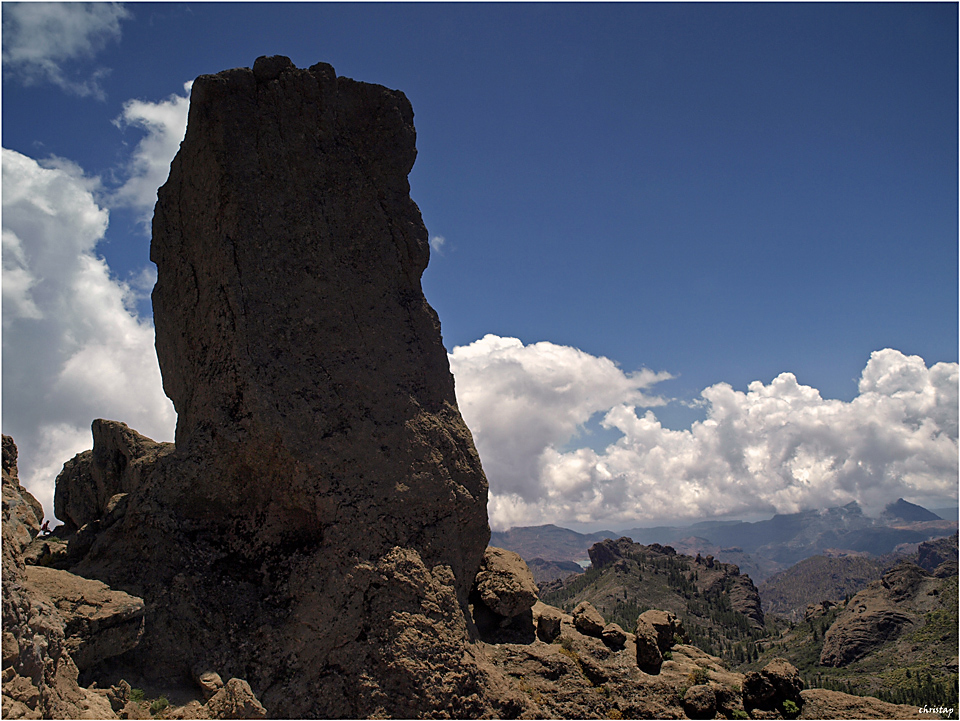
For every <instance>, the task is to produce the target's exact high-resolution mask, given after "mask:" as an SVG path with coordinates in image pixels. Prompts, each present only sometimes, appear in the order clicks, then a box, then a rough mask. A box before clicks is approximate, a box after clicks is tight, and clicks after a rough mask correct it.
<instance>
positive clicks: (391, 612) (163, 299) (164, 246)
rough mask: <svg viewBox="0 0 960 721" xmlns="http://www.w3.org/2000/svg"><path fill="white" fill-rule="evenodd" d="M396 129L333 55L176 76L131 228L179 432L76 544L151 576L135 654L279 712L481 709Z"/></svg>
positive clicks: (468, 510)
mask: <svg viewBox="0 0 960 721" xmlns="http://www.w3.org/2000/svg"><path fill="white" fill-rule="evenodd" d="M415 139H416V135H415V131H414V127H413V111H412V109H411V106H410V103H409V102H408V100H407V99H406V97H405V96H404V95H403V94H402V93H400V92H398V91H393V90H388V89H387V88H384V87H381V86H378V85H369V84H366V83H360V82H355V81H353V80H349V79H347V78H338V77H337V76H336V73H335V72H334V69H333V68H332V67H330V66H329V65H324V64H319V65H315V66H313V67H311V68H309V69H298V68H296V67H294V66H293V64H292V63H291V62H290V61H289V60H288V59H287V58H282V57H272V58H260V59H258V60H257V62H256V63H255V64H254V67H253V69H249V68H241V69H236V70H229V71H225V72H222V73H219V74H217V75H209V76H201V77H200V78H198V79H197V80H196V82H195V83H194V85H193V90H192V98H191V105H190V116H189V121H188V126H187V132H186V137H185V138H184V141H183V143H182V145H181V148H180V152H179V153H178V154H177V156H176V158H175V159H174V161H173V164H172V166H171V170H170V177H169V180H168V181H167V183H166V184H165V185H164V186H163V187H162V188H160V191H159V200H158V202H157V206H156V211H155V215H154V224H153V242H152V246H151V258H152V259H153V261H154V262H155V263H156V264H157V274H158V280H157V284H156V288H155V289H154V292H153V304H154V320H155V324H156V329H157V341H156V346H157V355H158V357H159V360H160V367H161V370H162V373H163V382H164V389H165V391H166V392H167V394H168V395H169V396H170V398H171V399H172V400H173V402H174V405H175V406H176V410H177V413H178V424H177V434H176V450H175V451H173V452H172V453H169V454H164V455H162V456H161V457H158V458H157V460H156V463H155V464H154V467H153V470H152V472H151V473H144V472H142V471H141V472H140V476H139V481H138V486H137V487H136V488H134V489H130V495H129V498H128V500H127V505H126V510H125V513H124V515H123V518H122V519H121V520H120V521H117V522H114V523H113V525H111V526H110V527H109V528H107V529H106V530H104V531H102V533H101V534H100V535H99V537H98V538H97V540H96V541H95V542H94V543H93V546H92V548H91V550H90V552H89V553H88V554H87V556H86V557H85V558H84V559H83V561H81V563H80V564H79V566H80V567H81V568H82V570H83V571H84V572H85V574H87V575H90V576H94V577H98V578H102V579H103V580H105V581H107V582H108V583H112V584H116V586H117V587H118V588H123V589H129V590H131V592H133V590H134V589H135V590H136V591H139V592H140V594H142V596H143V597H144V598H145V600H146V603H147V630H146V632H145V634H144V637H143V639H142V641H141V644H140V646H139V647H138V649H137V650H136V651H134V652H133V653H131V654H129V655H128V657H127V658H126V659H125V660H126V662H128V663H130V664H131V665H133V666H135V667H138V668H139V669H140V670H141V671H144V672H150V673H153V674H155V675H160V676H166V677H176V676H186V675H188V674H189V673H190V669H191V668H194V667H196V666H197V664H202V665H203V666H204V668H207V669H210V670H212V671H216V672H217V673H219V675H220V676H221V677H223V678H228V677H231V676H233V677H239V678H244V679H247V680H248V681H249V682H250V684H251V687H253V688H254V690H255V691H256V693H257V696H258V697H259V698H260V699H261V700H262V702H263V705H264V706H265V707H266V708H267V709H268V711H269V713H270V714H272V715H276V716H281V717H283V716H289V717H302V716H310V717H326V718H330V717H340V716H371V715H384V714H387V715H395V716H416V715H422V714H425V713H430V714H432V713H439V712H445V713H448V714H451V715H458V716H467V715H478V714H484V713H491V712H492V711H491V708H490V706H489V703H488V701H487V700H486V698H487V696H488V694H487V693H486V692H485V691H484V688H485V684H486V683H487V681H486V680H485V676H484V674H483V673H481V671H480V670H479V668H478V665H477V663H476V662H475V661H474V655H473V650H472V649H473V646H472V642H471V631H470V628H472V626H471V624H470V622H469V621H468V618H467V613H466V609H467V606H468V595H469V592H470V589H471V586H472V584H473V581H474V577H475V576H476V572H477V569H478V567H479V564H480V560H481V558H482V556H483V552H484V548H485V547H486V545H487V541H488V540H489V528H488V525H487V515H486V502H487V483H486V479H485V477H484V475H483V471H482V469H481V467H480V461H479V458H478V456H477V453H476V450H475V448H474V445H473V440H472V438H471V435H470V432H469V431H468V429H467V427H466V426H465V425H464V423H463V421H462V419H461V417H460V413H459V411H458V410H457V406H456V399H455V395H454V386H453V377H452V375H451V374H450V370H449V366H448V362H447V355H446V351H445V350H444V347H443V343H442V339H441V336H440V325H439V321H438V319H437V316H436V313H435V312H434V311H433V309H432V308H431V307H430V306H429V305H428V304H427V302H426V300H425V298H424V296H423V292H422V290H421V286H420V277H421V274H422V273H423V271H424V269H425V268H426V265H427V260H428V254H429V250H428V243H427V231H426V229H425V227H424V225H423V222H422V220H421V217H420V212H419V210H418V208H417V206H416V204H415V203H414V202H413V201H412V200H411V199H410V195H409V185H408V182H407V174H408V173H409V171H410V169H411V167H412V166H413V162H414V159H415V158H416V147H415ZM94 453H95V454H96V449H94ZM101 455H107V456H108V455H109V453H104V452H101Z"/></svg>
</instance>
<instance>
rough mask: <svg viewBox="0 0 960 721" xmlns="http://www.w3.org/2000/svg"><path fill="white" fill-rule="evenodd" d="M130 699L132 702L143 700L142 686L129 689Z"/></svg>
mask: <svg viewBox="0 0 960 721" xmlns="http://www.w3.org/2000/svg"><path fill="white" fill-rule="evenodd" d="M130 700H131V701H133V702H134V703H140V702H142V701H143V689H142V688H132V689H130Z"/></svg>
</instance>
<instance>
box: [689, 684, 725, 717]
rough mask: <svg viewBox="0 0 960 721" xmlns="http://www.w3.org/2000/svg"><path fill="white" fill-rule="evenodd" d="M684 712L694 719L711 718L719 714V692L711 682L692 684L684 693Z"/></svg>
mask: <svg viewBox="0 0 960 721" xmlns="http://www.w3.org/2000/svg"><path fill="white" fill-rule="evenodd" d="M683 712H684V713H685V714H686V715H687V716H689V717H690V718H692V719H711V718H713V717H714V716H716V714H717V694H716V693H715V692H714V690H713V687H712V686H710V685H709V684H698V685H696V686H691V687H690V688H688V689H687V692H686V693H685V694H683Z"/></svg>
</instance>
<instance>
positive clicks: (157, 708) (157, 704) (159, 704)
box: [150, 696, 170, 716]
mask: <svg viewBox="0 0 960 721" xmlns="http://www.w3.org/2000/svg"><path fill="white" fill-rule="evenodd" d="M169 705H170V702H169V701H167V697H166V696H161V697H160V698H158V699H157V700H155V701H154V702H153V703H152V704H150V713H151V714H152V715H153V716H156V715H157V714H158V713H160V712H161V711H163V710H164V709H165V708H166V707H167V706H169Z"/></svg>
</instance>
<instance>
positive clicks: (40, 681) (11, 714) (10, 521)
mask: <svg viewBox="0 0 960 721" xmlns="http://www.w3.org/2000/svg"><path fill="white" fill-rule="evenodd" d="M38 506H39V504H38V503H36V499H34V498H33V496H31V495H30V494H29V493H28V492H27V491H26V490H25V489H24V488H23V487H21V486H20V482H19V479H18V476H17V452H16V445H15V444H14V442H13V439H12V438H10V437H9V436H4V437H3V519H2V520H3V522H2V526H3V676H2V678H3V717H4V718H90V719H97V718H115V715H114V713H113V710H112V709H111V707H110V704H109V702H108V701H107V700H106V698H105V697H104V696H103V695H101V694H98V693H96V692H94V691H91V690H89V689H85V688H83V687H81V686H80V685H79V684H78V683H77V678H78V676H79V670H78V669H77V665H76V664H75V663H74V660H73V659H72V658H71V656H70V650H71V648H72V644H73V643H74V642H75V641H76V638H75V637H74V636H72V629H71V628H69V627H68V624H67V623H66V621H65V620H64V618H63V617H62V616H61V614H60V612H59V610H58V608H57V607H56V605H55V604H54V603H53V602H52V601H51V599H50V598H49V597H47V596H46V595H45V594H40V593H37V591H36V589H35V588H33V587H32V584H31V583H30V578H29V575H28V574H29V573H32V572H33V571H35V570H38V569H35V568H28V567H26V566H25V564H24V562H23V550H24V548H25V547H26V546H27V544H29V543H30V541H31V540H32V538H33V537H34V536H35V535H36V534H37V532H38V531H39V529H40V518H38V515H40V516H42V513H43V511H42V509H41V510H39V511H36V510H35V509H36V508H37V507H38ZM40 570H42V571H46V570H48V569H40ZM65 575H66V576H70V574H65ZM72 580H75V581H77V582H82V581H83V579H77V578H76V577H72ZM96 635H97V634H96V631H94V632H93V633H90V634H88V640H89V641H90V642H91V643H93V644H96V640H95V637H96Z"/></svg>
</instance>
